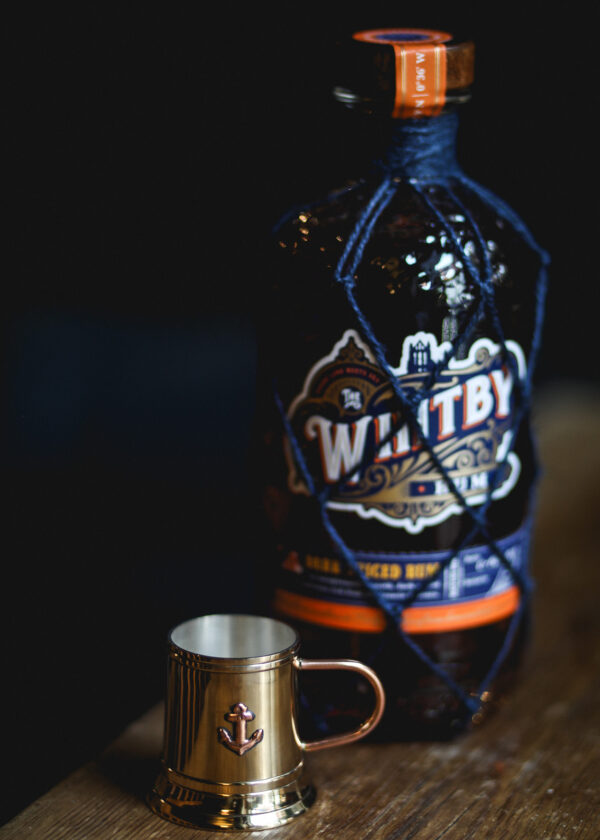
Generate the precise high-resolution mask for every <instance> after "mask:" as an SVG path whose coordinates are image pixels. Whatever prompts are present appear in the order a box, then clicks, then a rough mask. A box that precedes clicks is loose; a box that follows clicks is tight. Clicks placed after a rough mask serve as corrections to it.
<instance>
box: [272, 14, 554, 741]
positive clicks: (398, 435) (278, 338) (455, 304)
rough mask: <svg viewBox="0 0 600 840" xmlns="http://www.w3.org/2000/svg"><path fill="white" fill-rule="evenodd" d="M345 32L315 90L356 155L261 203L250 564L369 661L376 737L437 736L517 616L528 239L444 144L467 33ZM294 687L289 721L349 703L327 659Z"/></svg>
mask: <svg viewBox="0 0 600 840" xmlns="http://www.w3.org/2000/svg"><path fill="white" fill-rule="evenodd" d="M348 48H349V51H350V53H351V54H350V59H349V61H345V62H342V64H341V66H342V67H344V68H345V71H346V73H347V78H346V79H345V80H344V83H343V84H341V85H338V86H337V87H336V88H335V90H334V95H335V97H336V98H337V100H338V101H339V102H341V103H342V104H343V105H345V106H346V107H348V108H350V109H352V110H353V111H355V112H357V113H356V116H357V123H360V122H361V121H366V122H367V123H368V131H369V134H370V136H371V138H372V147H373V149H374V150H375V151H374V156H373V160H374V161H375V163H374V165H373V166H371V167H370V168H368V170H367V171H366V172H365V174H363V175H360V176H359V177H356V178H354V179H352V180H349V181H348V182H347V183H346V184H344V185H342V186H341V187H340V188H339V189H336V190H334V191H332V192H329V193H326V194H325V196H324V198H322V199H317V200H316V201H314V202H312V203H309V204H306V205H304V206H300V207H299V208H297V209H296V210H294V211H292V212H291V213H290V214H289V215H288V216H287V218H286V219H285V221H283V222H282V223H281V225H280V226H279V228H278V230H277V233H276V242H275V243H274V253H273V254H272V258H271V259H270V260H269V263H270V266H271V268H270V281H269V283H268V284H267V287H266V296H265V298H264V300H263V302H262V305H261V311H262V313H263V314H264V315H265V316H266V318H265V321H264V324H263V327H262V329H261V353H260V377H261V379H262V380H263V382H264V390H263V391H262V396H261V397H260V399H259V404H260V406H261V409H262V420H261V424H262V444H263V449H262V452H261V458H260V468H259V469H260V473H261V483H262V486H263V488H264V495H263V499H264V510H265V512H266V520H265V521H266V522H267V523H268V525H267V528H266V534H265V544H266V545H267V549H266V554H265V568H266V570H267V571H266V581H267V585H268V587H269V589H270V590H271V592H272V596H273V597H272V606H273V609H274V611H275V613H276V614H277V615H279V616H280V617H281V618H283V619H284V620H286V621H288V622H290V623H292V624H294V625H295V626H296V627H297V628H298V629H299V631H300V633H301V637H302V643H303V649H304V650H305V651H306V652H307V655H308V656H312V655H318V656H350V657H354V658H358V659H361V660H362V661H365V662H367V663H369V664H370V665H371V666H372V667H373V668H375V670H376V671H377V672H378V673H379V675H380V676H381V678H382V680H383V681H384V685H385V687H386V692H387V697H388V704H387V710H386V716H385V720H384V722H383V723H382V724H381V725H380V727H379V732H378V733H377V737H380V738H381V737H385V738H398V739H405V738H408V739H423V738H446V737H449V736H451V735H453V734H454V733H456V732H457V731H460V730H461V729H463V728H464V727H465V726H468V725H469V724H470V723H471V722H472V720H475V722H477V721H479V720H481V719H482V717H483V716H484V715H485V712H486V710H487V709H488V708H491V707H492V706H493V704H494V701H495V700H496V698H497V697H498V696H499V695H501V694H502V692H503V691H504V690H505V689H506V688H507V687H508V685H509V683H510V682H511V680H512V678H513V675H514V672H515V670H516V668H517V666H518V664H519V662H520V660H521V657H522V653H523V649H524V642H525V639H526V635H527V626H528V621H529V617H528V616H529V610H528V606H527V603H526V600H527V599H525V598H524V594H523V591H521V590H520V588H519V585H518V583H517V582H516V581H515V578H514V576H512V575H511V573H510V570H509V569H508V568H507V566H506V563H505V562H502V560H501V559H500V558H499V557H498V556H497V553H496V549H498V550H499V551H500V552H501V553H502V555H503V557H504V558H505V559H508V561H509V563H510V564H511V566H512V567H513V568H514V569H515V570H516V573H517V574H518V575H520V578H521V580H523V581H526V580H527V555H528V551H529V535H530V526H531V504H530V499H531V490H532V486H533V484H534V477H535V459H534V451H533V446H532V441H531V436H530V430H529V426H528V423H527V417H526V416H525V418H524V419H523V421H522V422H521V423H520V424H519V426H518V429H517V430H516V431H514V432H513V430H512V426H513V421H514V419H515V413H516V412H518V411H519V410H520V402H519V400H520V396H519V395H520V390H519V388H520V385H521V384H522V381H523V380H524V379H525V378H526V376H527V370H528V363H529V357H530V355H531V351H532V336H533V334H534V330H533V326H532V325H533V324H534V322H535V318H536V278H537V270H538V255H537V254H536V253H534V251H533V250H532V249H531V248H530V247H529V246H528V244H527V243H526V242H525V241H524V240H523V239H522V238H521V237H519V236H518V235H516V233H515V231H514V230H513V228H512V225H511V224H509V223H508V222H507V218H506V216H505V214H502V213H499V212H497V210H496V209H494V207H492V206H491V205H490V203H489V202H488V201H486V200H484V198H482V194H481V193H479V192H477V191H476V190H474V189H472V182H469V181H468V180H467V179H466V178H465V177H464V176H463V175H462V172H461V170H460V169H459V168H458V164H457V163H456V159H455V140H456V131H457V108H458V106H459V105H460V104H462V103H463V102H466V101H467V100H468V99H469V87H470V85H471V83H472V79H473V57H474V49H473V45H472V44H471V43H470V42H464V41H457V40H455V39H454V38H453V37H452V36H451V35H450V34H448V33H442V32H434V31H430V30H375V31H370V32H362V33H357V34H356V35H354V36H353V38H352V42H351V44H349V45H348ZM359 130H360V129H359ZM384 181H385V183H386V184H387V193H386V191H385V189H384V190H383V191H382V184H383V182H384ZM378 191H379V193H378ZM378 195H379V196H380V199H379V204H377V202H378V199H377V196H378ZM381 196H384V198H381ZM369 208H371V209H370V210H369ZM361 219H362V220H363V222H364V224H363V227H362V229H360V220H361ZM369 226H370V229H369V230H368V231H367V228H369ZM359 229H360V230H362V232H363V233H365V232H368V235H366V234H365V238H364V242H362V243H361V240H360V236H358V238H357V233H359V232H360V230H359ZM363 246H364V249H363V250H362V251H361V256H360V258H359V259H358V260H357V261H355V263H353V262H352V260H351V258H350V255H351V254H352V253H356V248H358V247H360V248H363ZM353 249H354V250H353ZM342 263H345V267H344V270H346V271H347V270H350V271H351V273H352V281H351V294H350V295H349V294H348V293H347V289H346V288H345V287H344V283H343V282H341V280H342V279H343V277H342V275H343V270H341V269H340V266H341V264H342ZM348 267H350V268H348ZM478 271H479V272H481V273H483V274H486V277H487V278H488V281H489V282H488V285H487V287H485V288H484V286H485V284H483V285H482V284H481V283H479V282H478V281H477V280H476V278H475V277H474V274H477V272H478ZM486 272H487V273H486ZM489 294H491V295H492V296H493V298H494V306H493V307H492V308H490V307H486V306H485V300H484V298H485V297H486V295H489ZM353 302H354V304H356V306H354V305H353ZM357 308H358V309H357ZM361 317H362V318H363V321H362V322H361V320H360V318H361ZM365 323H366V324H367V325H368V326H367V331H368V329H369V327H370V328H372V334H371V336H369V334H367V333H366V332H365V328H364V324H365ZM373 335H374V336H375V337H376V339H377V341H378V342H379V345H380V347H381V349H382V351H383V352H384V355H385V360H386V362H387V365H388V368H387V370H386V369H384V368H382V364H381V359H380V358H379V357H378V355H377V348H376V347H375V346H374V344H373V341H372V340H371V339H372V337H373ZM390 373H392V374H393V376H395V377H397V378H398V379H397V381H398V383H400V385H401V387H402V389H403V392H404V393H405V395H408V397H409V398H412V400H413V403H412V405H413V406H414V411H415V417H416V418H417V420H418V423H419V426H420V431H419V429H418V428H415V425H414V422H413V421H412V420H411V417H410V412H409V411H408V410H407V409H406V408H405V407H403V406H402V404H401V403H400V402H399V400H398V397H397V394H394V390H393V388H392V386H391V385H390ZM272 387H274V389H275V398H273V394H272V393H271V390H270V389H271V388H272ZM425 393H427V397H426V398H422V397H421V395H423V394H425ZM282 415H285V418H284V417H283V416H282ZM286 423H289V430H292V431H293V436H294V437H295V440H296V442H297V445H298V446H299V450H300V452H301V457H302V459H303V463H304V466H305V467H307V468H308V472H309V474H310V476H311V478H312V486H311V481H308V480H307V476H306V474H305V473H304V472H303V469H304V466H303V464H302V463H301V462H300V461H299V459H298V457H297V454H295V450H294V444H293V442H292V441H291V439H290V435H289V434H287V433H286V429H285V424H286ZM420 435H422V436H423V437H424V440H423V439H422V438H421V437H420ZM432 453H433V456H432ZM436 459H437V461H436ZM436 464H437V466H436ZM440 464H441V465H442V466H443V469H444V470H445V471H446V472H445V473H444V472H441V471H440V469H439V466H440ZM448 477H449V478H450V481H451V484H452V487H450V486H449V484H448V481H447V479H448ZM323 490H325V492H326V493H327V494H328V496H327V501H326V502H325V506H324V508H323V509H322V508H321V506H320V504H319V493H320V492H322V491H323ZM454 490H458V492H459V493H460V497H457V495H456V493H455V492H454ZM492 492H493V495H492V499H491V500H490V499H489V494H490V493H492ZM323 510H324V511H325V516H326V518H327V521H328V523H329V524H330V525H331V527H332V528H333V529H334V532H335V534H337V535H339V537H340V538H341V540H342V541H343V543H344V544H345V545H346V546H348V547H349V548H350V549H351V551H352V553H353V556H354V558H355V560H356V562H357V564H358V566H359V568H360V570H361V572H362V574H363V575H364V577H365V578H366V579H367V580H368V581H369V583H370V585H371V586H372V587H374V588H375V589H376V591H377V593H379V594H380V595H382V596H383V598H385V599H387V600H386V602H387V603H395V604H399V603H401V602H403V600H405V599H406V598H412V600H411V602H410V603H409V604H408V606H407V607H406V608H405V609H404V612H403V613H402V616H401V618H400V621H401V622H402V627H403V629H404V631H405V633H406V634H408V638H409V640H410V641H411V642H412V644H408V643H407V638H406V637H403V636H402V635H400V634H399V633H398V632H396V630H395V628H394V627H393V626H390V622H389V620H388V621H386V618H385V615H384V613H383V611H382V610H381V608H380V604H379V603H378V601H377V600H376V598H375V597H374V595H373V592H372V591H369V590H368V589H367V588H365V585H364V584H363V582H361V580H360V579H359V577H358V576H357V574H356V572H353V571H352V569H350V568H349V567H348V564H347V563H346V562H345V560H344V557H343V555H342V554H340V550H339V545H337V544H336V541H335V539H334V540H332V531H331V528H328V527H327V526H326V524H325V523H324V519H323ZM471 514H475V515H478V514H479V515H480V516H481V517H482V520H483V523H484V531H483V532H482V531H479V532H477V531H476V528H474V520H473V516H472V515H471ZM450 558H451V561H450V562H448V561H449V560H450ZM417 589H418V590H419V594H418V595H417V596H415V591H416V590H417ZM517 611H518V613H517ZM516 614H518V617H519V620H518V623H517V621H516V620H515V615H516ZM507 634H510V638H509V637H508V636H507ZM418 651H420V652H422V653H424V654H425V656H424V657H423V656H421V655H419V653H418ZM501 651H502V656H503V659H502V665H501V668H500V669H499V672H498V673H497V675H496V678H495V679H494V681H493V683H492V684H491V685H485V689H484V690H483V691H482V690H481V686H482V682H484V681H485V678H486V676H487V675H489V674H490V669H491V668H492V667H493V666H494V663H495V662H496V660H497V658H498V656H499V653H500V652H501ZM432 663H433V667H432ZM436 668H437V669H438V670H437V672H436ZM439 669H441V670H443V672H444V673H445V674H446V675H448V678H449V679H448V680H444V679H443V678H441V677H440V674H439ZM307 676H308V675H307ZM454 685H457V686H459V688H460V690H462V692H464V695H463V699H461V697H460V696H459V694H457V692H456V690H455V689H454V688H453V686H454ZM306 693H307V695H308V696H310V698H311V707H310V709H309V710H307V715H306V719H305V721H304V730H303V731H307V732H308V731H322V730H323V729H328V730H330V731H339V730H342V729H344V728H347V727H348V726H350V725H352V724H353V723H354V721H355V720H358V719H360V718H361V717H362V716H364V710H365V708H366V707H367V706H368V705H369V703H370V702H371V701H370V698H369V695H368V691H367V689H366V688H365V687H364V686H362V685H361V684H358V683H345V682H344V681H343V679H342V678H341V677H340V676H339V675H338V676H336V677H335V678H334V679H332V681H331V682H330V683H329V684H327V683H325V681H324V680H323V679H322V675H318V679H315V680H314V685H311V686H310V688H307V692H306ZM465 696H466V697H473V698H474V699H475V701H476V702H475V703H473V704H471V705H470V706H469V705H466V704H465V702H464V697H465Z"/></svg>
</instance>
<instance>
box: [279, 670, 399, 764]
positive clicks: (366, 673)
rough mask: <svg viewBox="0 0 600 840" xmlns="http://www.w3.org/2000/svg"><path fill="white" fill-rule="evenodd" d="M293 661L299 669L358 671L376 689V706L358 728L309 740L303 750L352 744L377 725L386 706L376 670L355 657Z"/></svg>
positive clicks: (311, 750) (303, 745)
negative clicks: (317, 739) (316, 739)
mask: <svg viewBox="0 0 600 840" xmlns="http://www.w3.org/2000/svg"><path fill="white" fill-rule="evenodd" d="M293 661H294V667H295V668H297V669H298V671H329V670H335V671H356V672H357V673H358V674H361V675H362V676H363V677H365V678H366V679H367V680H368V681H369V682H370V683H371V685H372V686H373V689H374V691H375V708H374V709H373V711H372V712H371V714H370V715H369V717H368V718H367V719H366V720H364V721H363V722H362V723H361V725H360V726H359V727H358V729H355V730H354V731H353V732H348V733H345V734H344V735H333V736H332V737H331V738H321V739H320V740H319V741H309V742H308V743H307V744H302V749H303V750H305V751H306V752H315V751H316V750H325V749H327V748H328V747H341V746H342V744H351V743H352V742H353V741H358V740H360V738H364V737H365V735H366V734H367V733H368V732H370V731H371V729H373V727H374V726H377V724H378V723H379V721H380V719H381V716H382V714H383V710H384V708H385V693H384V691H383V686H382V684H381V680H380V679H379V677H378V676H377V674H376V673H375V671H372V670H371V669H370V668H368V667H367V666H366V665H363V663H362V662H356V661H355V660H354V659H300V658H299V657H296V658H295V659H294V660H293Z"/></svg>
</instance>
